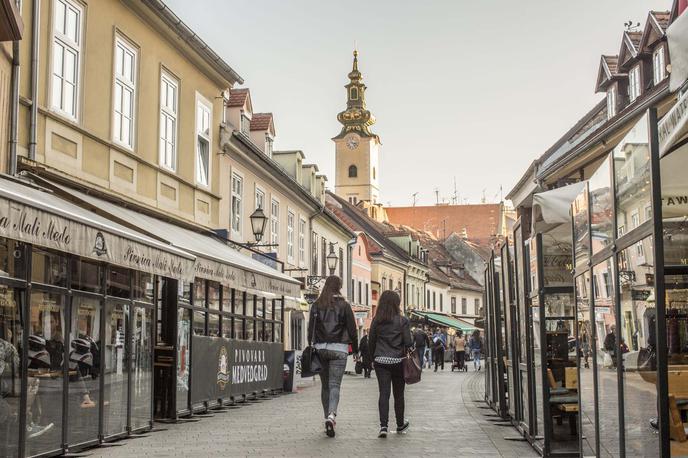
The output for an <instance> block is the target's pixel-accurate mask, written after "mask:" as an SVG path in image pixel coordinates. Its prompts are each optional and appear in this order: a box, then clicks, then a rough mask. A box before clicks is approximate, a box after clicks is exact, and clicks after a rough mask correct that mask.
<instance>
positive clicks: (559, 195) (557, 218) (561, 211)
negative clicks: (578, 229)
mask: <svg viewBox="0 0 688 458" xmlns="http://www.w3.org/2000/svg"><path fill="white" fill-rule="evenodd" d="M584 186H585V181H580V182H578V183H573V184H570V185H567V186H562V187H561V188H556V189H552V190H551V191H545V192H539V193H537V194H534V195H533V230H534V232H546V231H547V230H549V229H551V228H553V227H555V226H558V225H559V224H568V225H570V224H571V215H570V209H571V203H572V202H573V201H574V200H575V198H576V197H577V196H578V194H580V192H581V191H582V190H583V187H584Z"/></svg>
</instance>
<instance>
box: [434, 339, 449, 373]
mask: <svg viewBox="0 0 688 458" xmlns="http://www.w3.org/2000/svg"><path fill="white" fill-rule="evenodd" d="M446 348H447V342H446V341H445V337H444V334H442V333H441V332H440V330H439V329H435V334H434V335H433V336H432V360H433V361H434V362H435V372H437V367H438V366H442V370H444V350H446Z"/></svg>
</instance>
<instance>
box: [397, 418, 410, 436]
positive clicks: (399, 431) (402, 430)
mask: <svg viewBox="0 0 688 458" xmlns="http://www.w3.org/2000/svg"><path fill="white" fill-rule="evenodd" d="M409 426H411V422H410V421H408V420H404V424H403V425H401V426H397V434H406V431H408V429H409Z"/></svg>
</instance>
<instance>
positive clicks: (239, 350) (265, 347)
mask: <svg viewBox="0 0 688 458" xmlns="http://www.w3.org/2000/svg"><path fill="white" fill-rule="evenodd" d="M192 339H193V341H192V346H191V348H192V351H191V353H192V354H191V402H192V403H197V402H203V401H210V400H215V399H222V398H227V397H229V396H237V395H242V394H251V393H253V392H261V391H262V390H272V389H281V388H282V387H283V372H284V350H283V347H282V344H281V343H273V342H253V341H245V340H234V339H226V338H224V337H206V336H193V338H192Z"/></svg>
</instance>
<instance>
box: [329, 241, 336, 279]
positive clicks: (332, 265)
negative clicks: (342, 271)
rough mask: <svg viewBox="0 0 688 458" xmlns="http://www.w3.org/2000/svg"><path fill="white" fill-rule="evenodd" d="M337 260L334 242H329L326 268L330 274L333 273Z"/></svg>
mask: <svg viewBox="0 0 688 458" xmlns="http://www.w3.org/2000/svg"><path fill="white" fill-rule="evenodd" d="M338 261H339V256H337V253H335V252H334V243H332V242H330V252H329V253H328V255H327V268H328V269H330V275H334V271H335V269H336V268H337V262H338Z"/></svg>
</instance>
